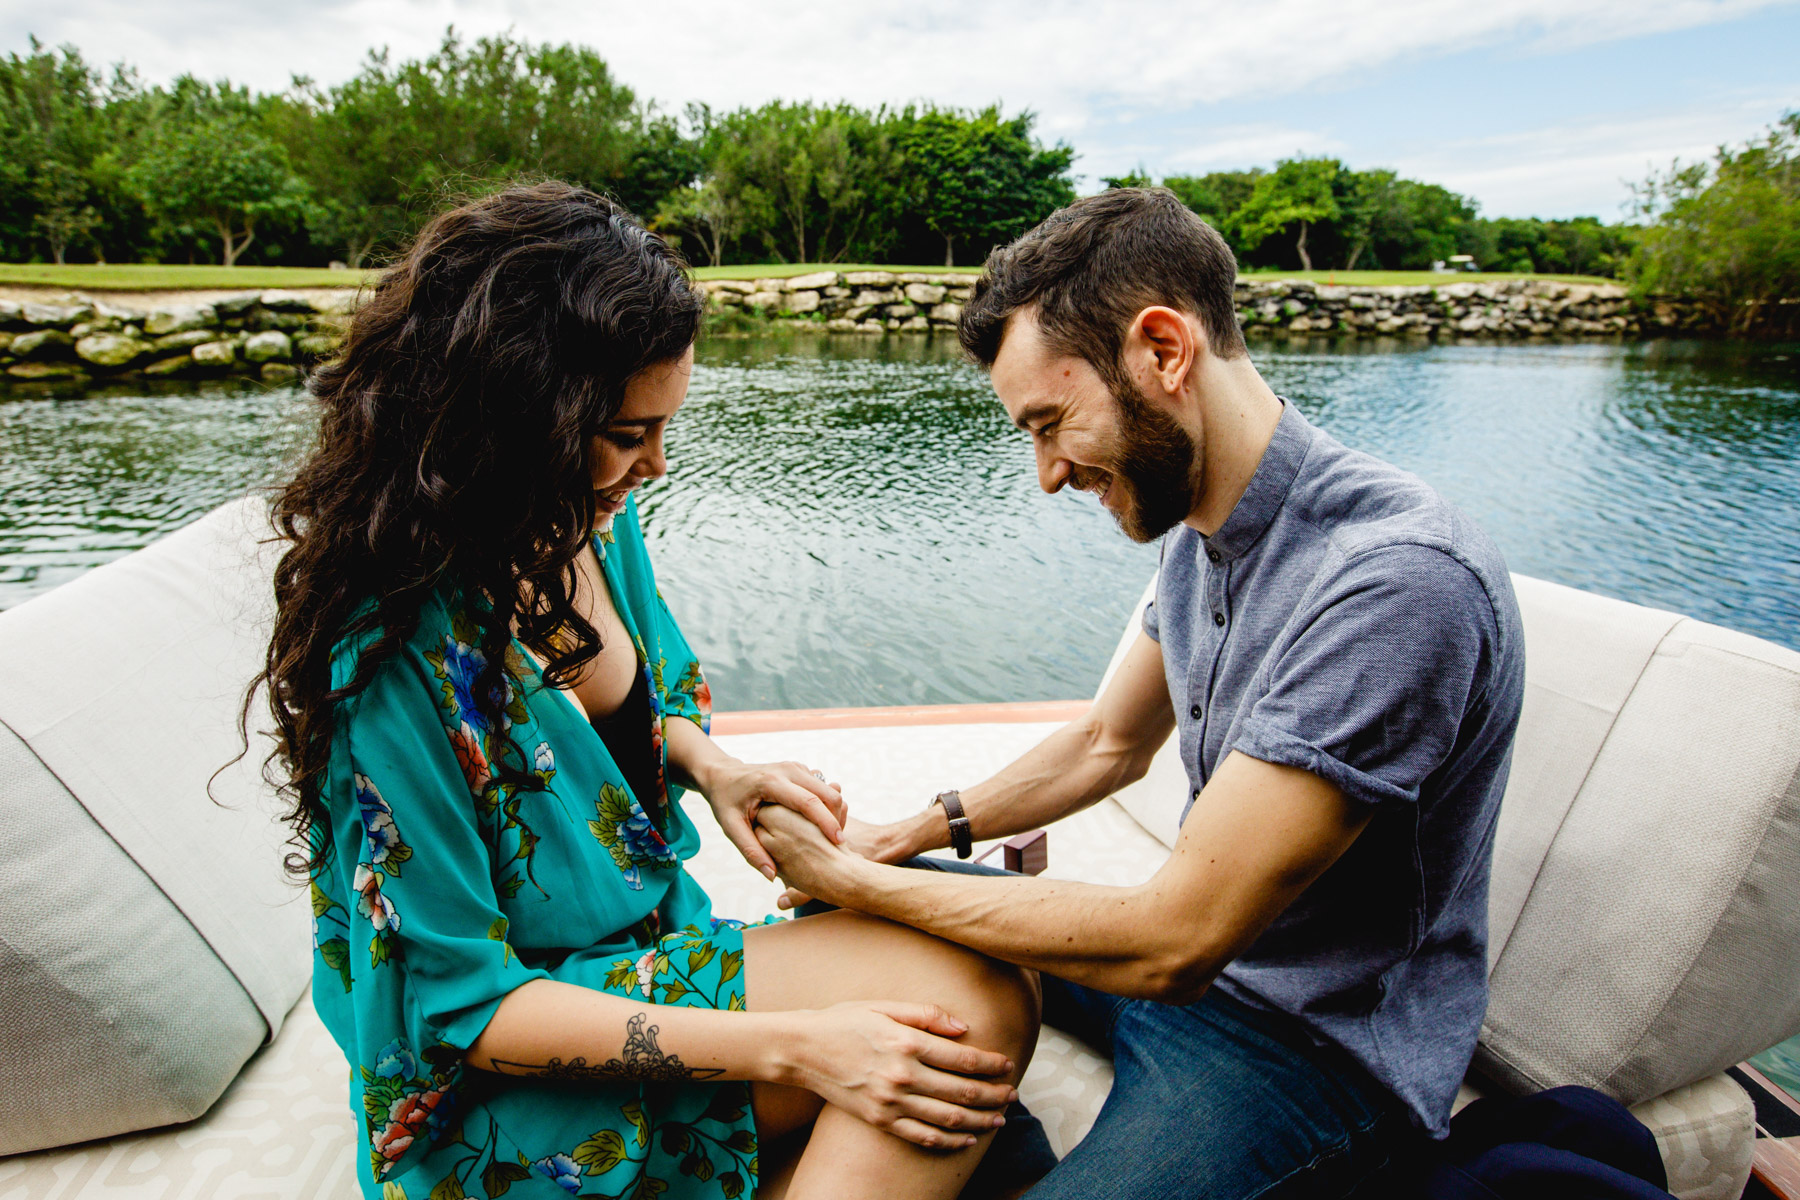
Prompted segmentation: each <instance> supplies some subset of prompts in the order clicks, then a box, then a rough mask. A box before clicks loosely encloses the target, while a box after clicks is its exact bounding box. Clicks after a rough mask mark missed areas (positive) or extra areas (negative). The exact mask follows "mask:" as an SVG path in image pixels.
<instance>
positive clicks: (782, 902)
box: [775, 896, 794, 908]
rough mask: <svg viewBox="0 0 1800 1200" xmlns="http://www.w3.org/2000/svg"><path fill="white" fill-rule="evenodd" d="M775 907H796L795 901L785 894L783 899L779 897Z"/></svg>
mask: <svg viewBox="0 0 1800 1200" xmlns="http://www.w3.org/2000/svg"><path fill="white" fill-rule="evenodd" d="M775 907H776V908H792V907H794V902H793V901H792V900H789V899H788V898H787V897H786V896H783V897H782V898H781V899H779V900H777V901H776V902H775Z"/></svg>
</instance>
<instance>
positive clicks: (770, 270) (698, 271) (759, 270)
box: [694, 263, 981, 279]
mask: <svg viewBox="0 0 1800 1200" xmlns="http://www.w3.org/2000/svg"><path fill="white" fill-rule="evenodd" d="M815 271H893V272H895V273H896V274H898V273H901V272H905V271H916V272H918V273H919V274H922V275H951V274H953V275H979V274H981V268H980V267H896V266H893V265H891V264H889V263H763V264H761V265H760V266H748V267H695V268H694V275H695V276H696V277H697V278H700V279H792V278H793V277H794V276H796V275H811V274H812V273H813V272H815Z"/></svg>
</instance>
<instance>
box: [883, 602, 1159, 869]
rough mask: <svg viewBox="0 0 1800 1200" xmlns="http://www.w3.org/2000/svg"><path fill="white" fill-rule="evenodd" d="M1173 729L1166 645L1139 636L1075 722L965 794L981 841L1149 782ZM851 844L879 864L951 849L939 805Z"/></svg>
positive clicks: (1041, 822) (1032, 826) (1057, 817)
mask: <svg viewBox="0 0 1800 1200" xmlns="http://www.w3.org/2000/svg"><path fill="white" fill-rule="evenodd" d="M1174 728H1175V711H1174V709H1173V708H1171V707H1170V705H1169V687H1168V682H1167V681H1166V680H1165V678H1164V677H1163V666H1162V648H1161V647H1160V646H1158V645H1157V644H1156V643H1155V642H1154V641H1152V640H1151V639H1150V638H1149V637H1148V636H1146V635H1145V634H1143V633H1142V632H1140V633H1139V634H1138V636H1137V640H1136V641H1134V642H1133V643H1132V645H1131V649H1130V650H1128V651H1127V652H1126V654H1125V658H1124V661H1122V662H1121V663H1120V664H1119V669H1118V671H1116V672H1115V673H1114V674H1113V677H1112V681H1111V682H1110V683H1108V684H1107V685H1106V690H1105V691H1104V692H1102V693H1101V694H1100V698H1099V699H1098V700H1095V701H1094V705H1093V707H1092V708H1090V709H1089V710H1088V711H1087V712H1086V713H1085V714H1083V715H1082V717H1081V718H1080V719H1079V720H1075V721H1071V722H1069V723H1068V724H1067V725H1065V726H1063V727H1062V728H1061V729H1058V730H1057V731H1056V732H1055V733H1053V734H1051V735H1050V736H1049V737H1047V738H1045V739H1044V740H1043V741H1042V742H1039V743H1038V744H1037V745H1036V746H1033V747H1032V748H1031V749H1030V750H1028V751H1026V752H1025V753H1024V754H1023V755H1021V756H1020V757H1019V758H1018V759H1016V760H1014V761H1013V762H1012V763H1011V764H1010V765H1008V766H1006V767H1004V768H1002V769H1001V770H1000V771H999V772H997V773H996V774H994V775H993V776H992V777H990V778H989V779H987V780H985V781H983V782H981V783H977V784H974V785H973V786H970V787H967V788H964V789H962V802H963V809H964V811H965V812H966V813H967V814H968V817H969V823H970V827H971V830H972V833H973V836H974V837H976V838H977V839H988V838H999V837H1007V836H1009V835H1011V834H1015V833H1024V832H1025V831H1027V830H1030V829H1038V828H1040V827H1042V826H1045V825H1048V824H1051V823H1052V822H1054V821H1059V820H1061V819H1062V818H1063V817H1066V816H1068V815H1069V814H1070V813H1075V812H1080V811H1081V810H1082V809H1084V808H1086V807H1088V806H1089V805H1090V804H1094V803H1096V802H1098V801H1100V800H1104V799H1105V798H1106V797H1108V796H1110V795H1112V794H1113V793H1114V792H1116V791H1118V790H1119V789H1120V788H1122V787H1124V786H1125V785H1126V784H1129V783H1131V782H1133V781H1135V780H1137V779H1141V778H1143V775H1144V772H1145V771H1147V770H1149V769H1150V760H1151V759H1152V758H1153V757H1155V755H1156V752H1157V750H1158V749H1160V748H1161V746H1162V744H1163V742H1165V741H1167V740H1168V737H1169V734H1170V732H1171V731H1173V730H1174ZM850 842H851V844H852V846H854V848H855V849H857V850H858V851H860V852H861V853H862V854H864V855H865V856H867V857H869V858H873V859H875V860H877V861H879V862H900V861H902V860H904V859H908V858H911V857H912V856H913V855H915V854H923V853H924V852H925V851H927V850H938V849H942V848H943V847H945V846H948V845H949V844H950V826H949V822H948V819H947V818H946V817H945V816H944V810H943V809H941V808H938V807H936V806H935V805H934V806H932V807H931V808H929V809H927V810H925V811H924V812H922V813H920V814H918V815H917V816H914V817H908V818H907V819H905V820H903V821H896V822H895V823H894V824H892V825H881V826H860V827H859V826H857V825H856V824H855V823H854V822H853V823H852V829H851V834H850Z"/></svg>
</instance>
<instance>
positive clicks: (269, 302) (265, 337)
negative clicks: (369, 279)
mask: <svg viewBox="0 0 1800 1200" xmlns="http://www.w3.org/2000/svg"><path fill="white" fill-rule="evenodd" d="M356 296H357V293H356V292H354V291H350V290H345V291H343V292H328V293H324V294H323V295H317V296H308V295H304V294H302V293H299V292H285V291H266V292H241V293H237V294H234V295H227V296H224V297H220V298H217V299H214V300H211V301H208V302H206V303H196V304H185V305H174V306H168V307H157V308H150V309H141V308H135V307H131V306H130V305H129V303H118V302H108V301H103V300H94V299H91V298H89V297H87V296H82V295H70V296H61V297H57V298H55V299H54V300H53V301H45V302H42V303H38V302H32V301H24V302H19V301H13V300H0V367H4V368H5V371H6V376H7V377H8V378H9V379H12V380H15V381H32V380H49V381H55V380H80V379H85V378H88V377H90V376H95V375H117V374H122V373H126V372H141V373H142V374H144V375H147V376H152V377H165V376H168V377H191V376H206V375H224V374H230V373H238V374H255V375H260V376H261V377H262V378H264V379H266V380H269V381H270V382H283V381H286V380H290V379H293V378H295V377H296V376H298V375H299V374H300V372H301V371H302V370H303V369H304V368H305V367H306V366H307V365H309V364H310V363H311V362H313V361H314V360H316V359H319V358H322V357H324V356H326V355H329V354H331V353H332V352H333V351H335V350H336V349H337V346H338V343H339V341H341V340H342V338H343V334H344V331H345V330H346V329H348V328H349V327H350V313H351V312H352V311H354V309H355V306H356Z"/></svg>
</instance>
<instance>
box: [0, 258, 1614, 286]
mask: <svg viewBox="0 0 1800 1200" xmlns="http://www.w3.org/2000/svg"><path fill="white" fill-rule="evenodd" d="M980 270H981V268H980V267H910V266H894V265H892V264H889V263H764V264H760V265H753V266H739V267H699V268H697V269H696V270H695V271H694V274H695V275H697V276H699V277H700V278H701V279H787V278H791V277H792V276H795V275H810V274H812V273H813V272H815V271H895V272H901V271H917V272H921V273H926V274H943V273H944V272H946V271H953V272H956V273H959V274H965V275H975V274H978V273H979V272H980ZM376 274H377V272H375V271H329V270H326V269H325V268H323V267H217V266H185V265H177V264H158V263H116V264H115V263H70V264H69V265H67V266H61V267H59V266H56V265H55V264H53V263H0V285H11V286H15V287H17V286H32V285H37V286H43V287H59V288H74V289H78V290H79V289H91V290H94V291H102V292H160V291H172V290H176V289H179V288H227V289H234V290H236V289H242V290H244V291H249V290H251V289H253V288H307V287H357V286H359V285H361V284H363V283H365V282H371V281H373V280H374V278H375V276H376ZM1245 278H1246V279H1259V280H1274V279H1311V280H1313V281H1315V282H1317V283H1337V284H1346V285H1357V286H1362V287H1387V286H1392V285H1395V284H1409V285H1417V284H1435V285H1443V284H1447V283H1496V282H1500V281H1502V280H1507V279H1522V278H1526V279H1531V278H1535V279H1549V280H1555V281H1557V282H1560V283H1588V284H1606V283H1616V282H1617V281H1616V280H1612V279H1602V278H1600V277H1598V276H1595V275H1536V276H1521V275H1506V274H1499V273H1494V272H1485V271H1482V272H1478V271H1469V272H1457V273H1455V274H1443V273H1439V272H1433V271H1253V272H1250V273H1248V274H1246V275H1245Z"/></svg>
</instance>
